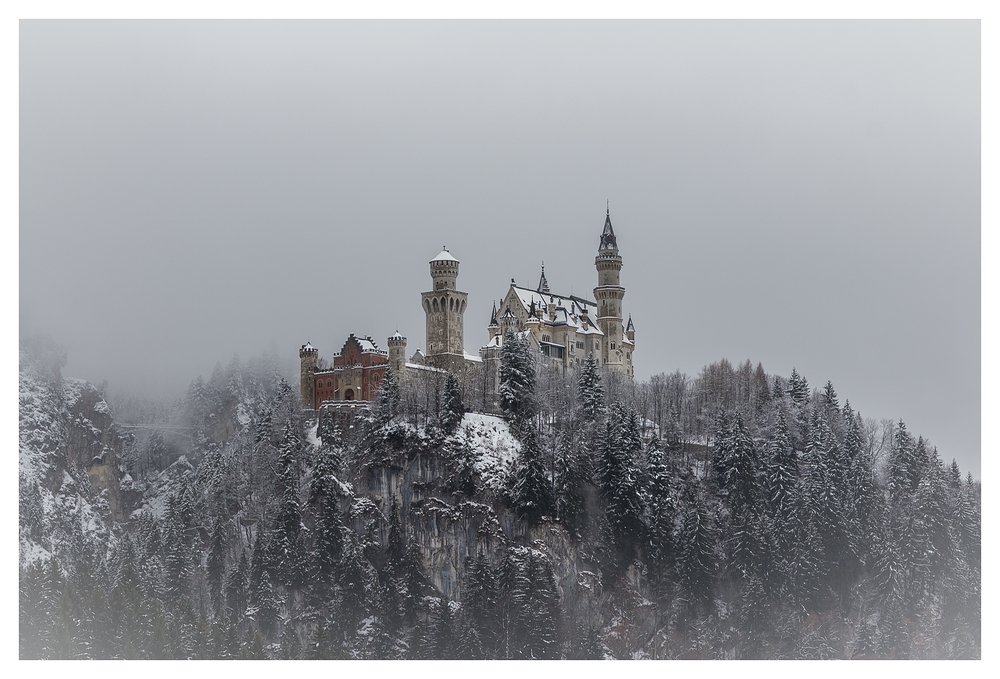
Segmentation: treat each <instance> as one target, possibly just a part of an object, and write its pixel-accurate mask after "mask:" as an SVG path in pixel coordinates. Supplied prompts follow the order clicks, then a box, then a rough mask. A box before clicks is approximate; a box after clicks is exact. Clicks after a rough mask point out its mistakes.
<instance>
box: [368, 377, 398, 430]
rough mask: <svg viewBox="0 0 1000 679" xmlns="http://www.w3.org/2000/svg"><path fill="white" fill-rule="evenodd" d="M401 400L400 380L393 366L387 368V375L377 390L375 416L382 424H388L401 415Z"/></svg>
mask: <svg viewBox="0 0 1000 679" xmlns="http://www.w3.org/2000/svg"><path fill="white" fill-rule="evenodd" d="M400 400H401V392H400V388H399V380H398V379H397V377H396V374H395V373H394V372H393V370H392V368H386V369H385V377H383V378H382V383H381V384H380V385H379V388H378V391H377V392H375V408H374V410H375V417H376V419H377V421H378V422H379V423H380V424H388V423H389V422H392V420H394V419H395V418H396V416H397V415H399V407H400V406H399V404H400Z"/></svg>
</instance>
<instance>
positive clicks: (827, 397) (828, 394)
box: [823, 380, 840, 412]
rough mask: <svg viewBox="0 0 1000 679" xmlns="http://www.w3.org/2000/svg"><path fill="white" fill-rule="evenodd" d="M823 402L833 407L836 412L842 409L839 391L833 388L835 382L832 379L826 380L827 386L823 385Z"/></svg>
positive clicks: (828, 406)
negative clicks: (838, 395)
mask: <svg viewBox="0 0 1000 679" xmlns="http://www.w3.org/2000/svg"><path fill="white" fill-rule="evenodd" d="M823 403H824V404H825V405H826V407H827V408H831V409H833V410H834V411H836V412H839V411H840V404H839V403H838V402H837V392H836V391H834V389H833V382H831V381H830V380H827V381H826V386H825V387H823Z"/></svg>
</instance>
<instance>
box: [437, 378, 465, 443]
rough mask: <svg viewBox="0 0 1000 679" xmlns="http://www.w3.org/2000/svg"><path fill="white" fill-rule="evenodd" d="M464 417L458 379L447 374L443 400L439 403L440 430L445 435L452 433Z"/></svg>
mask: <svg viewBox="0 0 1000 679" xmlns="http://www.w3.org/2000/svg"><path fill="white" fill-rule="evenodd" d="M463 417H465V406H464V405H463V404H462V393H461V391H459V388H458V378H457V377H455V376H454V375H452V374H451V373H448V378H447V379H446V380H445V383H444V398H443V399H442V402H441V417H440V422H441V430H442V431H444V432H445V433H447V434H451V433H453V432H454V431H455V430H456V429H457V428H458V425H459V424H461V423H462V418H463Z"/></svg>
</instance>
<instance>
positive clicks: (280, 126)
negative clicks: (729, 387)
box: [20, 21, 980, 476]
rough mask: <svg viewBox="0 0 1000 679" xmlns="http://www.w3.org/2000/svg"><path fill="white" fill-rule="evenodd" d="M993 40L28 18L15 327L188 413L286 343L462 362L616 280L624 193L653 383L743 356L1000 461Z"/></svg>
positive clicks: (943, 25) (884, 27)
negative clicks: (462, 343) (499, 307)
mask: <svg viewBox="0 0 1000 679" xmlns="http://www.w3.org/2000/svg"><path fill="white" fill-rule="evenodd" d="M979 29H980V26H979V23H978V22H972V21H970V22H958V21H938V22H915V21H867V22H850V21H815V22H799V21H778V22H771V21H751V22H738V21H702V22H692V21H647V22H642V21H581V22H571V21H556V22H527V21H524V22H463V21H448V22H431V21H420V22H346V21H340V22H338V21H316V22H298V21H255V22H187V21H146V22H129V21H116V22H102V21H86V22H71V21H60V22H22V24H21V45H20V220H21V221H20V326H21V333H22V335H24V334H26V333H35V332H47V333H49V334H51V335H52V336H53V337H54V338H55V339H56V340H57V341H59V342H61V343H63V344H64V345H66V346H67V348H68V351H69V361H68V365H67V367H66V368H65V370H64V373H65V374H68V375H74V376H79V377H84V378H87V379H91V380H95V381H99V380H102V379H107V380H108V382H109V388H110V389H111V390H112V391H132V390H141V391H145V392H147V393H151V394H170V395H178V394H180V393H182V392H183V390H184V389H185V388H186V387H187V385H188V383H189V382H190V380H191V379H193V378H194V377H196V376H197V375H199V374H201V375H203V376H205V377H208V375H209V374H210V373H211V371H212V368H213V366H214V365H215V363H216V362H217V361H222V362H223V363H224V364H225V363H226V362H228V361H229V359H230V358H231V357H232V355H233V353H234V352H238V353H239V354H240V355H241V356H242V357H243V358H247V357H249V356H250V355H252V354H255V353H261V352H262V351H265V350H267V349H268V347H270V346H271V345H272V343H273V345H274V346H276V347H277V349H278V351H279V353H280V355H281V357H282V359H283V360H284V361H285V362H286V364H287V365H288V369H289V377H290V378H291V377H293V373H292V370H293V367H294V363H295V362H296V361H297V354H296V352H297V348H298V346H299V345H300V344H302V343H303V342H305V341H306V340H307V339H308V340H311V341H312V342H313V344H315V345H316V346H317V347H319V349H320V353H321V355H323V356H327V357H329V356H330V355H331V354H333V353H334V352H336V351H337V350H339V348H340V346H341V345H342V343H343V341H344V339H345V337H346V336H347V334H348V333H349V332H355V333H361V334H365V333H367V334H371V335H372V336H374V337H375V338H376V340H377V341H378V342H379V343H380V344H383V345H384V343H385V338H386V336H388V335H389V334H391V333H392V332H393V331H394V330H395V329H396V328H397V327H398V329H399V330H400V331H401V332H402V333H403V334H405V335H406V336H407V337H408V338H409V350H410V351H411V352H412V351H413V350H414V349H416V348H417V347H422V346H423V344H424V318H423V312H422V311H421V308H420V292H421V291H423V290H426V289H428V285H429V283H430V278H429V276H428V270H427V261H428V260H429V259H431V257H433V256H434V255H435V254H437V252H438V251H439V250H440V248H441V246H442V245H443V244H447V245H448V247H449V249H450V250H451V251H452V253H453V254H455V256H456V257H458V259H460V260H461V262H462V268H461V275H460V277H459V287H460V288H461V289H463V290H465V291H467V292H468V293H469V305H470V306H469V310H468V311H467V313H466V327H465V333H466V347H467V349H468V350H469V351H471V352H473V353H474V352H475V351H476V349H477V348H478V346H479V345H480V344H482V343H484V342H485V341H486V339H488V335H487V332H486V324H487V322H488V320H489V312H490V309H491V304H492V300H494V299H499V298H500V297H501V296H502V295H503V294H504V292H505V290H506V288H507V285H508V283H509V281H510V279H511V278H515V279H516V280H517V281H518V283H523V284H530V285H532V286H533V285H535V284H536V283H537V281H538V273H539V263H540V261H541V260H545V265H546V274H547V276H548V279H549V282H550V284H551V286H552V288H553V289H554V290H555V291H557V292H567V293H568V292H574V293H576V294H582V295H588V296H589V295H590V294H591V291H592V289H593V287H594V285H595V284H596V273H595V270H594V267H593V257H594V254H595V253H596V249H597V244H598V236H599V233H600V230H601V227H602V226H603V223H604V209H605V201H606V200H608V199H610V202H611V216H612V220H613V221H614V225H615V230H616V232H617V234H618V242H619V246H620V248H621V253H622V256H623V258H624V269H623V271H622V282H623V285H625V286H626V290H627V292H626V296H625V302H624V306H625V311H626V313H631V314H632V316H633V318H634V321H635V326H636V335H637V349H636V355H635V361H636V372H637V376H638V377H640V378H642V379H645V378H648V377H649V376H650V375H652V374H655V373H658V372H664V371H665V372H671V371H673V370H677V369H679V370H682V371H684V372H686V373H688V374H689V375H691V376H695V375H696V374H697V373H698V371H699V370H700V369H701V367H702V366H703V365H705V364H707V363H710V362H712V361H715V360H718V359H720V358H722V357H726V358H729V359H730V360H731V361H733V362H734V363H735V362H739V361H742V360H744V359H746V358H750V359H751V360H752V361H753V362H754V363H756V362H757V361H761V362H762V363H763V364H764V368H765V369H766V370H767V371H768V372H770V373H776V374H781V375H785V376H787V375H788V374H789V373H790V372H791V369H792V367H793V366H794V367H796V368H797V369H798V371H799V372H800V373H802V374H803V375H804V376H805V377H806V378H807V379H808V380H809V381H810V384H812V385H813V386H817V387H819V386H822V385H823V384H824V383H825V382H826V380H828V379H829V380H832V381H833V383H834V386H835V387H836V389H837V391H838V392H839V393H840V395H841V398H842V399H843V398H844V397H846V398H849V399H850V401H851V403H852V405H854V407H855V408H856V409H859V410H860V411H861V412H862V414H863V415H865V416H867V417H875V418H883V417H888V418H894V419H900V418H901V419H903V420H904V421H906V423H907V425H908V427H909V428H910V429H911V431H914V432H915V433H917V434H921V435H923V436H925V437H927V438H929V439H930V441H931V443H932V444H934V445H937V446H938V448H939V451H940V453H941V455H942V457H944V458H945V459H946V460H949V461H950V460H951V458H952V457H955V458H957V459H958V461H959V464H960V465H961V466H962V467H963V469H966V470H970V471H972V472H973V474H975V475H977V476H978V475H979V463H980V61H979V59H980V57H979V55H980V33H979Z"/></svg>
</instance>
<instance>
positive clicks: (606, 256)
mask: <svg viewBox="0 0 1000 679" xmlns="http://www.w3.org/2000/svg"><path fill="white" fill-rule="evenodd" d="M594 265H595V266H596V267H597V287H596V288H594V299H595V300H596V301H597V325H598V327H599V328H600V329H601V331H602V332H603V333H604V343H603V345H602V346H601V355H602V358H603V359H604V360H603V363H604V364H605V365H606V366H607V367H608V368H609V369H611V370H615V371H618V372H623V373H628V372H629V370H628V361H627V360H626V352H625V348H624V347H623V346H622V339H623V338H624V328H623V327H622V299H623V298H624V297H625V288H623V287H622V285H621V270H622V258H621V255H619V254H618V239H617V238H616V237H615V230H614V228H613V227H612V226H611V209H610V208H608V212H607V215H606V217H605V220H604V231H603V233H601V244H600V246H599V247H598V249H597V257H596V258H595V259H594Z"/></svg>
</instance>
